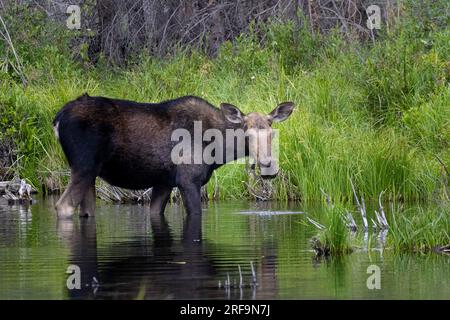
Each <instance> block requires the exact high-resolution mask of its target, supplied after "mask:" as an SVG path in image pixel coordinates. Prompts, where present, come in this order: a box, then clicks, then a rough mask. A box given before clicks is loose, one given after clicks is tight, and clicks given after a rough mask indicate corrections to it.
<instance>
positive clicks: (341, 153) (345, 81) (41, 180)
mask: <svg viewBox="0 0 450 320" xmlns="http://www.w3.org/2000/svg"><path fill="white" fill-rule="evenodd" d="M37 21H42V19H41V20H37ZM414 21H415V20H414V17H410V16H408V15H407V13H405V16H403V17H401V19H400V21H398V23H397V25H396V26H392V27H391V29H390V31H389V33H387V32H380V36H379V38H378V40H377V41H376V42H375V43H374V44H367V43H357V42H350V43H349V42H347V41H346V40H344V38H342V37H340V36H337V35H335V34H332V35H329V36H320V35H315V36H312V35H311V34H310V33H309V32H308V30H307V29H302V30H301V35H302V38H303V39H304V41H302V42H301V43H300V44H298V45H294V42H293V28H292V25H289V24H284V25H280V24H272V25H271V26H269V27H268V29H267V37H266V42H265V44H260V42H259V40H257V39H256V37H255V36H254V35H252V34H248V35H243V36H241V37H240V38H239V39H237V40H235V41H234V43H231V42H225V43H224V44H223V45H222V48H221V50H220V52H219V54H218V56H217V57H216V58H209V57H207V56H205V55H203V54H202V53H201V52H195V51H194V52H190V53H186V52H179V53H178V54H176V55H174V56H172V57H170V58H167V59H164V60H162V59H156V58H152V57H148V56H145V55H142V56H139V57H136V59H135V61H130V64H129V66H128V67H126V68H122V69H118V68H113V67H105V66H103V65H102V64H101V63H99V64H98V65H96V66H93V65H91V64H90V63H89V61H87V62H86V61H79V60H78V61H76V60H74V59H72V57H71V55H70V52H69V47H68V46H67V43H68V42H67V41H60V42H58V41H52V42H48V41H47V42H46V41H44V40H42V42H38V43H39V45H36V47H34V48H33V50H32V49H31V48H30V46H29V45H28V44H27V43H30V42H31V40H32V39H28V38H29V37H34V38H35V39H34V40H36V39H40V38H39V37H40V33H39V32H41V31H39V30H41V29H42V30H45V28H41V29H38V30H37V31H33V32H30V33H28V34H27V37H28V38H27V39H25V40H26V41H25V42H23V46H22V45H18V46H17V48H16V49H17V51H18V52H19V54H20V56H21V57H22V59H23V60H24V61H23V64H24V70H25V74H26V75H27V76H28V79H29V85H28V87H27V88H26V90H24V89H23V88H22V86H21V82H20V81H19V79H17V77H16V76H15V75H14V74H13V73H12V72H11V71H8V70H6V71H5V70H3V69H2V71H0V79H1V82H0V129H1V130H0V132H1V133H0V142H1V141H3V140H5V141H6V140H7V139H12V140H13V141H14V142H15V145H14V147H15V154H16V160H17V161H15V163H14V166H13V171H14V172H15V174H17V175H20V176H21V177H24V178H26V179H27V180H28V181H29V182H31V183H32V184H33V185H34V186H35V187H37V188H41V187H45V188H50V189H58V188H62V187H63V186H64V184H65V183H66V181H67V176H66V175H64V172H66V171H67V169H68V166H67V163H66V161H65V159H64V156H63V154H62V151H61V148H60V146H59V145H58V142H57V141H56V139H55V138H54V136H53V131H52V127H51V122H52V119H53V117H54V115H55V114H56V112H57V111H58V110H59V109H60V108H61V107H62V106H63V105H64V104H65V103H67V102H68V101H70V100H71V99H74V98H76V97H77V96H79V95H81V94H82V93H84V92H88V93H89V94H90V95H105V96H108V97H114V98H122V99H131V100H137V101H160V100H165V99H170V98H175V97H179V96H182V95H187V94H190V95H198V96H201V97H203V98H205V99H207V100H209V101H210V102H211V103H213V104H215V105H218V104H219V103H221V102H224V101H227V102H230V103H233V104H235V105H237V106H239V107H240V108H241V109H242V110H243V111H244V112H250V111H254V110H257V111H260V112H270V111H271V110H272V109H273V108H274V107H275V106H276V105H277V104H278V103H279V102H282V101H286V100H291V101H294V102H295V103H296V105H297V108H296V111H295V112H294V113H293V115H292V117H291V118H290V119H289V120H288V121H286V122H284V123H281V124H277V125H276V127H277V128H278V129H280V150H281V151H280V167H281V170H282V175H281V176H280V177H279V178H277V179H275V180H274V181H273V182H272V183H271V186H272V188H273V192H271V194H272V198H273V199H277V200H288V199H296V200H302V201H304V202H309V201H311V202H312V201H316V200H318V199H320V197H321V192H320V188H323V189H324V190H327V192H329V193H330V194H332V195H333V196H334V197H335V198H336V199H339V200H341V201H344V202H345V201H348V200H350V199H351V198H352V191H351V186H350V184H349V177H352V178H353V179H354V182H355V184H356V185H358V189H359V190H358V191H359V192H360V194H361V195H362V196H364V198H365V199H370V198H376V197H377V195H378V193H379V192H380V190H385V192H386V194H387V195H388V196H389V197H390V198H391V199H403V200H430V199H432V198H434V197H435V195H436V194H437V193H436V192H435V191H436V190H442V181H443V180H442V166H441V164H440V163H439V162H438V161H437V160H436V156H438V157H439V158H440V159H442V160H443V162H444V163H446V164H449V163H450V151H449V145H448V141H450V129H449V128H450V123H449V122H450V119H449V118H450V117H448V114H450V86H449V69H450V53H449V50H448V38H449V36H450V28H448V26H447V27H443V28H437V27H436V28H434V29H433V28H432V29H429V28H426V27H421V26H417V25H416V24H415V22H414ZM34 23H39V22H36V21H35V22H34ZM25 27H26V26H17V28H25ZM33 30H34V29H33ZM52 30H53V29H52ZM427 30H428V31H427ZM429 30H432V32H430V31H429ZM19 31H20V30H19ZM11 32H12V34H13V35H14V34H15V33H14V28H12V30H11ZM42 32H44V31H42ZM20 34H21V33H19V32H17V33H16V35H17V37H18V36H19V35H20ZM55 34H56V33H54V34H53V36H52V37H56V35H55ZM65 36H66V35H64V37H65ZM61 37H63V36H61ZM64 39H65V38H64ZM2 45H3V44H0V53H2V49H5V47H2ZM2 56H3V55H2V54H0V58H1V57H2ZM248 179H249V178H248V177H247V175H246V174H245V172H244V167H243V166H239V165H227V166H224V167H223V168H221V169H220V170H218V171H217V181H218V184H219V186H220V190H219V194H220V197H221V198H222V199H244V198H252V193H251V192H249V190H248V189H247V187H246V184H245V183H244V182H248ZM213 184H214V179H213V180H212V183H211V184H210V186H209V190H210V191H211V192H212V189H213ZM399 223H400V222H399Z"/></svg>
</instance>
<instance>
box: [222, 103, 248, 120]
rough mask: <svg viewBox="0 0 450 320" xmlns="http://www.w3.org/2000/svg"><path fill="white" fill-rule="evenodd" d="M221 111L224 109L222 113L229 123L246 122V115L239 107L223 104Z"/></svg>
mask: <svg viewBox="0 0 450 320" xmlns="http://www.w3.org/2000/svg"><path fill="white" fill-rule="evenodd" d="M220 109H222V112H223V114H224V116H225V118H227V120H228V121H230V122H232V123H242V122H243V121H244V114H243V113H242V112H241V110H239V109H238V107H236V106H233V105H232V104H229V103H221V104H220Z"/></svg>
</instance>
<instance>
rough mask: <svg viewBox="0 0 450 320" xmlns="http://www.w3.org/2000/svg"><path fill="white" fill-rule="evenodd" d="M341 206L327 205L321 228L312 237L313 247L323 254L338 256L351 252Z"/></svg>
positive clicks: (343, 211) (348, 234)
mask: <svg viewBox="0 0 450 320" xmlns="http://www.w3.org/2000/svg"><path fill="white" fill-rule="evenodd" d="M344 215H345V210H344V207H343V206H333V207H328V208H326V210H325V219H324V223H323V224H324V226H325V228H324V229H323V230H320V232H319V234H318V235H317V236H316V238H313V240H312V241H313V248H314V249H315V250H316V251H317V252H319V253H321V254H324V255H332V256H338V255H342V254H346V253H349V252H351V251H352V250H353V249H352V247H351V243H350V233H349V231H348V229H347V226H346V225H345V222H344V221H345V220H344Z"/></svg>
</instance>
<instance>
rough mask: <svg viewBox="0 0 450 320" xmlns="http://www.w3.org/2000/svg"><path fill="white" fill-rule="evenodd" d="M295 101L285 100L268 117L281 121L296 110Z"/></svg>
mask: <svg viewBox="0 0 450 320" xmlns="http://www.w3.org/2000/svg"><path fill="white" fill-rule="evenodd" d="M294 107H295V105H294V103H293V102H283V103H281V104H279V105H278V107H276V108H275V109H273V111H272V112H271V113H269V114H268V115H267V117H268V118H269V119H270V120H271V121H273V122H281V121H284V120H286V119H287V118H288V117H289V116H290V115H291V113H292V111H293V110H294Z"/></svg>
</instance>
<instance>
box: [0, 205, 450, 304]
mask: <svg viewBox="0 0 450 320" xmlns="http://www.w3.org/2000/svg"><path fill="white" fill-rule="evenodd" d="M54 201H55V199H46V200H44V199H41V200H38V202H37V203H36V204H35V205H32V206H30V207H24V206H9V205H7V204H5V203H4V202H0V299H450V257H448V256H445V255H439V254H435V253H432V254H426V255H412V254H408V255H394V254H392V253H390V252H389V250H378V251H370V252H365V251H364V250H363V251H360V252H356V253H353V254H351V255H348V256H345V257H342V258H332V259H317V258H316V257H315V255H314V253H313V252H312V251H311V249H310V244H309V239H310V238H311V237H312V236H313V235H314V234H315V233H316V230H315V229H314V228H313V227H311V226H310V225H309V224H308V223H307V222H306V219H305V214H304V213H302V212H307V213H308V214H310V215H311V216H313V217H317V219H319V218H320V212H321V211H320V210H321V209H320V208H314V207H309V208H305V207H301V206H299V205H298V204H297V205H286V204H283V205H280V204H276V203H265V204H262V205H258V204H254V203H248V202H222V203H213V204H209V205H205V206H204V211H203V216H202V217H201V218H197V217H187V216H186V215H185V214H184V212H183V209H182V208H181V207H179V206H177V205H171V206H168V207H167V209H166V213H165V216H164V217H159V216H156V217H155V216H150V215H149V207H148V206H145V205H143V206H142V205H114V204H105V203H102V202H98V207H97V215H96V217H95V218H83V219H79V218H78V217H75V218H74V219H73V220H68V221H67V220H65V221H59V220H57V219H56V217H55V212H54V210H53V203H54ZM388 236H389V235H388ZM371 265H376V266H378V267H379V268H380V271H381V289H379V290H377V289H374V290H369V289H368V287H367V284H366V282H367V279H368V277H369V276H370V274H368V273H367V268H368V267H369V266H371ZM73 266H77V267H79V270H80V273H81V289H72V290H69V289H68V288H67V279H68V277H69V276H70V275H71V274H70V273H67V270H68V268H73Z"/></svg>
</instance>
